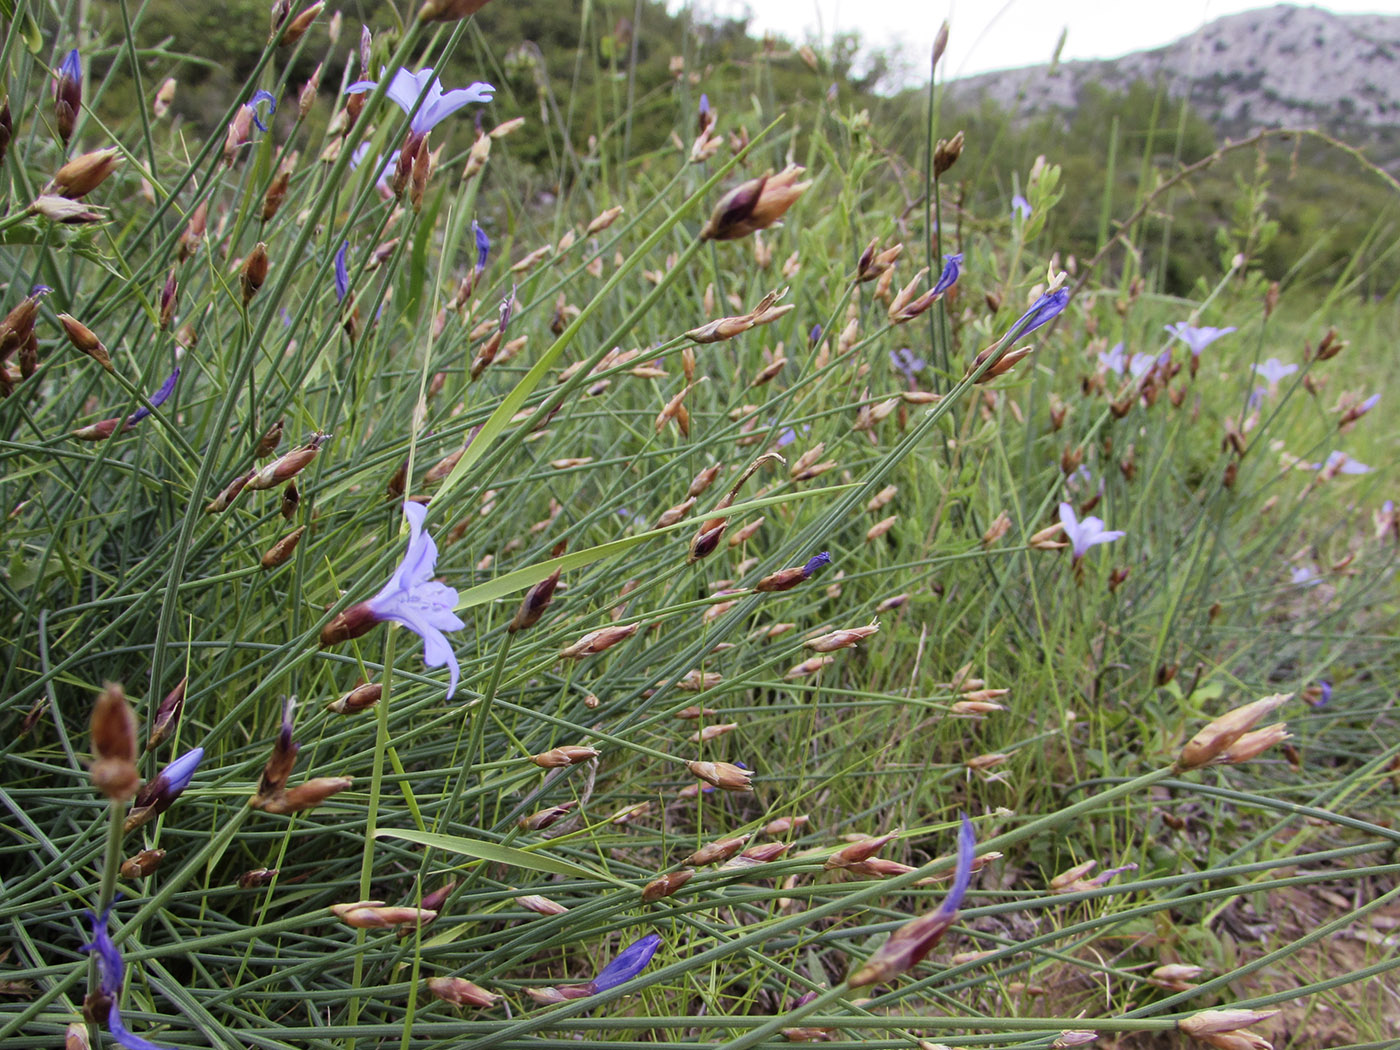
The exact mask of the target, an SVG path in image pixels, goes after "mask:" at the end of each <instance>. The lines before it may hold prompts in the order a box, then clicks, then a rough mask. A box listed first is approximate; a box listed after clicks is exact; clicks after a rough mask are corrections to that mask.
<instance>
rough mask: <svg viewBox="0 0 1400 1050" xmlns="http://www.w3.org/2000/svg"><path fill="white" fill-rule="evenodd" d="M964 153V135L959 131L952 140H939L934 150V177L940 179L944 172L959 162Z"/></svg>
mask: <svg viewBox="0 0 1400 1050" xmlns="http://www.w3.org/2000/svg"><path fill="white" fill-rule="evenodd" d="M962 151H963V133H962V132H961V131H959V132H958V133H957V134H956V135H954V136H953V137H952V138H950V139H939V140H938V144H937V145H936V146H934V148H933V177H934V178H935V179H936V178H940V177H941V176H942V175H943V173H944V172H946V171H947V170H948V169H949V168H951V167H952V166H953V165H954V164H956V163H957V162H958V158H959V157H961V156H962Z"/></svg>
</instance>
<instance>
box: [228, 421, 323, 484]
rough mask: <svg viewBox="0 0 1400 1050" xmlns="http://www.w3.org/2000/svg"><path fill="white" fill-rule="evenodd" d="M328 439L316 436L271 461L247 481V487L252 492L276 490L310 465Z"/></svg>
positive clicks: (321, 435) (319, 435)
mask: <svg viewBox="0 0 1400 1050" xmlns="http://www.w3.org/2000/svg"><path fill="white" fill-rule="evenodd" d="M329 437H330V435H329V434H317V435H316V436H315V437H313V438H312V439H311V440H310V441H309V442H307V443H306V444H305V445H303V446H302V447H301V448H297V449H293V450H292V451H291V452H288V453H286V454H285V455H283V456H280V457H279V458H277V459H275V460H273V461H272V462H271V463H269V464H268V465H267V466H265V467H263V468H262V469H261V470H259V471H257V472H256V473H254V474H253V475H252V476H251V477H250V478H249V479H248V481H247V482H246V485H247V487H248V488H249V489H252V490H254V491H256V490H260V489H271V488H276V487H277V486H279V485H281V484H282V483H283V482H285V481H289V480H291V479H292V478H294V477H296V476H297V475H298V474H300V473H301V472H302V471H303V470H305V469H306V468H307V467H308V466H310V465H311V461H312V460H314V459H315V458H316V456H317V454H318V453H319V452H320V451H321V446H322V445H323V444H325V442H326V440H327V439H328V438H329Z"/></svg>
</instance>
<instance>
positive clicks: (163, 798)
mask: <svg viewBox="0 0 1400 1050" xmlns="http://www.w3.org/2000/svg"><path fill="white" fill-rule="evenodd" d="M203 759H204V748H202V747H196V748H194V749H192V750H190V751H186V752H185V753H184V754H183V755H181V756H180V757H179V758H177V759H176V760H175V761H174V762H171V763H170V765H168V766H166V767H165V768H164V769H162V770H161V771H160V774H159V775H158V776H157V777H156V778H155V779H154V780H152V781H150V782H149V783H147V784H146V785H145V786H144V787H143V788H142V789H141V790H140V791H139V792H137V794H136V799H135V801H134V803H133V804H132V807H131V812H130V813H129V814H128V815H127V818H126V830H127V831H130V830H132V829H133V828H138V827H140V826H141V825H142V824H145V823H146V822H147V821H149V820H153V819H154V818H156V817H158V816H160V814H162V813H164V812H165V811H166V810H167V809H169V808H170V807H171V806H173V805H174V804H175V800H176V799H177V798H179V797H180V794H181V793H182V792H183V791H184V790H185V788H187V787H189V786H190V781H191V780H193V779H194V774H195V771H196V770H197V769H199V763H200V762H201V761H203Z"/></svg>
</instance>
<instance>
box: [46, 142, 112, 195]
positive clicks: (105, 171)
mask: <svg viewBox="0 0 1400 1050" xmlns="http://www.w3.org/2000/svg"><path fill="white" fill-rule="evenodd" d="M121 162H122V153H121V150H119V149H117V148H116V147H114V146H108V147H107V148H106V149H99V150H93V151H92V152H91V153H84V154H82V155H81V156H77V157H74V158H73V159H72V160H70V161H69V162H68V163H67V164H65V165H63V167H61V168H59V169H58V171H56V172H55V173H54V177H53V180H52V181H51V182H50V183H49V184H48V185H47V186H46V187H44V192H45V193H54V194H57V195H58V196H60V197H67V198H68V199H69V200H78V199H80V198H82V197H85V196H86V195H87V194H89V193H91V192H92V191H93V190H95V189H97V187H98V186H100V185H102V183H103V182H104V181H106V179H107V176H109V175H111V174H112V172H114V171H116V170H117V166H118V165H119V164H121Z"/></svg>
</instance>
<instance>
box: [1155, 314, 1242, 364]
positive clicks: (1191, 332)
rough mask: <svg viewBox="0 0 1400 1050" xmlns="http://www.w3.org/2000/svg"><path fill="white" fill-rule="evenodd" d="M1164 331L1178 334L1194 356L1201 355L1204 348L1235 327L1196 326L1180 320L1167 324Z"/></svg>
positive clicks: (1177, 336) (1169, 333)
mask: <svg viewBox="0 0 1400 1050" xmlns="http://www.w3.org/2000/svg"><path fill="white" fill-rule="evenodd" d="M1164 331H1165V332H1166V333H1167V334H1168V335H1174V336H1176V338H1178V339H1180V340H1181V341H1182V342H1183V343H1185V344H1186V345H1187V346H1188V347H1190V348H1191V356H1192V357H1200V356H1201V351H1202V350H1204V349H1205V348H1206V347H1208V346H1210V344H1211V343H1213V342H1215V341H1216V340H1217V339H1219V338H1220V337H1221V336H1222V335H1229V334H1230V333H1231V332H1233V331H1235V327H1234V326H1233V325H1231V326H1230V327H1229V328H1209V327H1207V328H1196V327H1194V326H1192V325H1189V324H1187V323H1186V322H1185V321H1178V322H1177V323H1176V324H1169V325H1167V326H1166V327H1165V329H1164Z"/></svg>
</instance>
